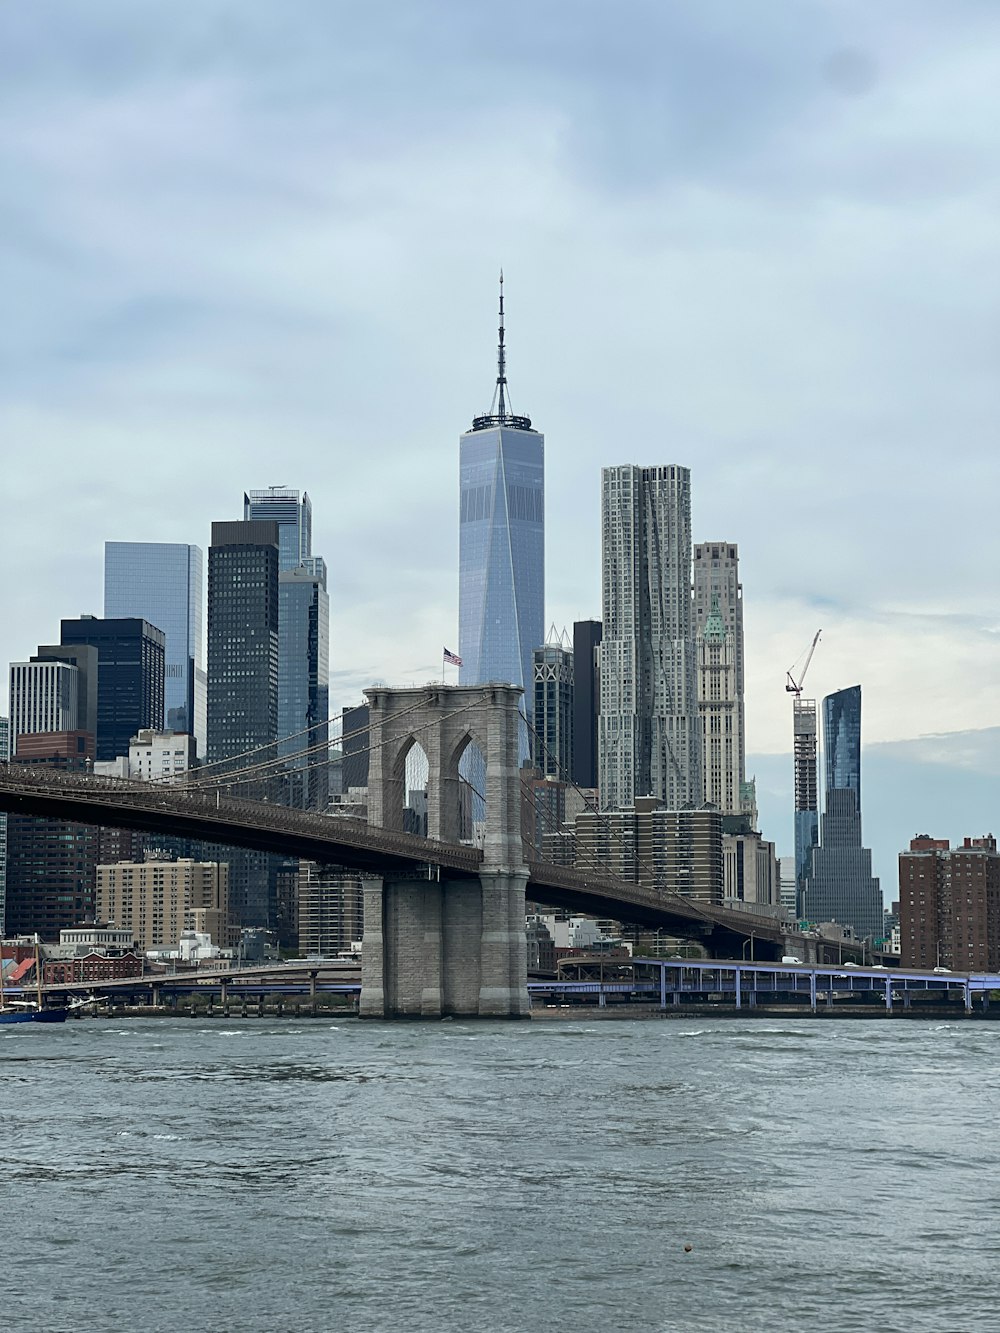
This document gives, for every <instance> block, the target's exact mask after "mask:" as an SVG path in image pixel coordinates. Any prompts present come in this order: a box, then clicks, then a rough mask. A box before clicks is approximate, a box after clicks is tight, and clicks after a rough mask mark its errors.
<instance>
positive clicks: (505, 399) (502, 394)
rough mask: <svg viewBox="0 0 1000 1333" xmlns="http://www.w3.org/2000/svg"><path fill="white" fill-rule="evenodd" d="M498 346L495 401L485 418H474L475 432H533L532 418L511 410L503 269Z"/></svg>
mask: <svg viewBox="0 0 1000 1333" xmlns="http://www.w3.org/2000/svg"><path fill="white" fill-rule="evenodd" d="M497 333H498V335H499V339H498V344H497V382H496V388H495V389H494V390H493V401H492V402H491V403H490V410H489V412H487V413H486V415H485V416H481V417H474V418H473V420H472V429H473V430H489V429H490V428H492V427H496V426H511V427H512V428H513V429H514V430H531V418H530V417H518V416H515V415H514V413H513V412H511V410H510V390H509V388H508V386H507V345H506V341H505V337H506V333H505V329H504V315H503V269H501V270H500V327H499V329H498V330H497Z"/></svg>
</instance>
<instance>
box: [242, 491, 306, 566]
mask: <svg viewBox="0 0 1000 1333" xmlns="http://www.w3.org/2000/svg"><path fill="white" fill-rule="evenodd" d="M243 518H244V520H245V521H248V522H250V521H255V520H261V521H263V522H268V523H277V525H278V570H279V572H283V571H284V570H286V569H298V567H299V565H301V564H303V563H304V562H305V561H306V560H308V559H309V557H310V556H311V555H312V501H311V500H310V499H309V496H308V494H307V493H306V492H305V491H302V492H299V491H296V490H292V489H291V488H290V487H288V486H268V487H267V488H266V489H265V490H258V491H246V492H244V495H243Z"/></svg>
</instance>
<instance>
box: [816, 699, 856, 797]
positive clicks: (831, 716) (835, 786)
mask: <svg viewBox="0 0 1000 1333" xmlns="http://www.w3.org/2000/svg"><path fill="white" fill-rule="evenodd" d="M823 742H824V753H823V759H824V767H825V769H826V790H827V791H852V792H853V793H854V800H855V803H856V805H857V807H858V809H859V810H860V809H861V686H860V685H852V686H851V687H850V688H849V689H846V690H838V691H837V692H836V694H828V695H827V697H826V698H825V699H824V700H823Z"/></svg>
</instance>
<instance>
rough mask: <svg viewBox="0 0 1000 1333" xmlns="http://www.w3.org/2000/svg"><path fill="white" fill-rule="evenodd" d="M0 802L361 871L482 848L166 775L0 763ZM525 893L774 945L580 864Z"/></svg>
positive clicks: (423, 875)
mask: <svg viewBox="0 0 1000 1333" xmlns="http://www.w3.org/2000/svg"><path fill="white" fill-rule="evenodd" d="M0 811H6V812H7V813H8V814H22V815H34V816H41V817H47V818H50V819H69V820H74V821H76V822H77V823H81V824H98V825H105V826H110V827H112V828H134V829H143V830H148V831H150V832H153V833H170V834H173V835H174V836H177V837H184V838H195V839H198V840H200V841H204V842H221V843H226V844H229V845H232V846H237V847H249V848H252V849H254V850H257V851H263V852H276V853H278V854H279V855H285V856H296V857H301V858H303V859H305V860H310V861H318V862H320V863H325V864H329V865H338V866H347V867H349V868H350V869H352V870H357V871H359V872H360V873H362V874H367V875H386V876H388V875H394V876H404V877H413V878H420V879H427V878H438V877H439V875H440V874H441V872H445V873H446V874H447V877H448V878H449V879H462V878H469V879H474V878H476V877H477V876H478V874H479V869H480V867H481V865H482V861H483V856H482V852H481V851H480V850H479V849H478V848H477V847H471V846H468V845H466V844H463V843H450V842H436V841H433V840H431V839H429V838H421V837H417V836H415V835H413V834H409V833H402V832H398V831H396V830H393V829H383V828H377V827H373V826H372V825H369V824H367V823H365V822H364V821H363V820H358V819H347V818H340V817H331V816H329V815H320V814H315V813H313V812H311V811H306V810H294V809H291V808H290V807H288V806H283V805H278V804H276V803H272V802H269V801H251V800H246V799H243V798H236V797H231V796H223V795H222V794H221V793H220V792H219V791H218V790H215V791H210V792H206V791H200V790H198V789H196V788H193V787H191V788H189V787H187V786H185V785H183V784H181V783H171V784H170V785H169V786H167V785H165V784H158V783H150V782H138V781H129V780H126V779H120V778H103V777H93V776H91V775H87V774H80V773H60V772H58V771H57V770H54V769H52V768H49V767H46V766H42V765H38V766H35V765H25V764H14V763H7V764H0ZM528 871H529V880H528V885H527V889H526V895H527V898H528V899H529V901H532V902H539V903H544V904H546V905H548V906H552V907H564V908H566V909H568V910H571V911H574V912H580V913H583V914H585V915H588V916H596V917H610V918H612V919H614V920H619V921H626V922H629V923H632V924H635V925H640V926H648V927H652V928H654V929H663V930H667V931H669V932H670V933H671V934H676V935H682V936H690V937H697V938H698V939H699V940H700V941H701V942H702V943H703V944H704V945H705V947H706V948H707V949H708V950H709V952H711V953H713V954H716V955H720V956H721V955H725V954H732V953H735V952H738V951H739V950H740V949H741V948H742V944H743V941H745V940H747V939H749V938H750V936H751V935H753V937H754V940H755V942H756V943H755V947H756V949H757V950H758V952H760V953H763V952H765V951H767V952H770V953H771V954H772V956H773V957H774V958H779V957H780V956H781V953H782V940H783V932H782V928H781V926H780V924H779V922H777V921H776V920H775V919H774V918H773V917H770V916H764V915H760V916H758V915H757V914H755V913H752V912H742V911H740V912H737V911H733V910H730V909H726V908H724V907H717V906H714V905H710V904H706V903H699V902H697V901H695V900H693V899H691V898H686V897H684V896H683V895H681V894H670V893H659V892H656V891H655V890H651V889H646V888H643V887H641V886H640V885H637V884H632V883H629V882H628V881H627V880H620V879H617V878H615V877H614V876H613V875H609V874H607V873H606V872H603V871H594V872H582V871H579V870H576V869H570V868H568V867H564V866H557V865H550V864H549V863H548V862H544V861H529V862H528Z"/></svg>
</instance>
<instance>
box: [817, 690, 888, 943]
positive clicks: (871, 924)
mask: <svg viewBox="0 0 1000 1333" xmlns="http://www.w3.org/2000/svg"><path fill="white" fill-rule="evenodd" d="M823 743H824V749H825V769H826V784H827V785H826V807H825V809H824V812H823V820H822V832H821V836H820V845H819V846H818V847H814V848H813V851H812V866H811V870H810V874H809V878H808V880H807V882H806V889H805V914H806V916H807V917H808V919H809V920H810V921H815V922H819V921H840V922H842V923H843V924H845V925H850V926H853V927H854V932H855V934H856V935H857V936H858V938H859V939H874V938H875V937H877V936H878V935H881V933H882V891H881V889H880V888H879V882H878V880H877V879H875V878H874V876H873V875H872V854H871V852H870V851H869V850H868V848H867V847H863V846H862V845H861V686H860V685H852V686H850V687H849V688H848V689H846V690H838V691H837V692H836V693H835V694H828V695H827V697H826V698H825V699H824V700H823Z"/></svg>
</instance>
